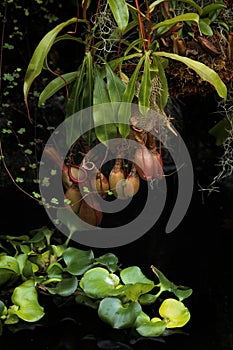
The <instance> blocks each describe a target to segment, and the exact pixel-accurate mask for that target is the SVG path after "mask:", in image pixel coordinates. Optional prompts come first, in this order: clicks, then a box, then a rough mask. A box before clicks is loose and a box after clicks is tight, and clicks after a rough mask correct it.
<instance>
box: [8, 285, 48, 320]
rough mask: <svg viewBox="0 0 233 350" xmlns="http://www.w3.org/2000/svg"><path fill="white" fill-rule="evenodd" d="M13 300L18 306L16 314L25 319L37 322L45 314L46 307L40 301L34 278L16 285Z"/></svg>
mask: <svg viewBox="0 0 233 350" xmlns="http://www.w3.org/2000/svg"><path fill="white" fill-rule="evenodd" d="M11 300H12V302H13V303H14V305H15V306H17V308H16V310H15V314H16V315H17V316H18V317H19V318H21V319H22V320H24V321H27V322H36V321H38V320H40V319H41V318H42V317H43V316H44V308H43V307H42V306H41V305H40V304H39V302H38V295H37V291H36V288H35V285H34V282H33V280H27V281H25V282H23V283H22V284H21V285H19V286H18V287H16V288H15V289H14V292H13V294H12V297H11Z"/></svg>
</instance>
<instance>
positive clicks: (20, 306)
mask: <svg viewBox="0 0 233 350" xmlns="http://www.w3.org/2000/svg"><path fill="white" fill-rule="evenodd" d="M69 240H70V238H68V239H67V240H66V241H65V242H64V240H62V239H61V238H60V237H59V235H57V234H55V231H54V230H51V229H49V228H48V227H41V228H39V229H35V230H32V231H30V232H29V234H27V235H22V236H18V237H14V236H10V235H9V236H0V333H1V334H2V333H3V331H4V327H9V329H14V327H16V328H17V325H18V324H22V323H33V322H34V323H35V322H38V321H39V320H40V319H42V318H43V317H44V315H45V314H46V307H45V306H44V305H43V303H42V301H41V295H42V294H43V295H44V294H45V295H48V296H50V297H51V299H53V301H56V304H57V305H59V304H64V301H66V300H69V302H71V301H72V302H73V303H77V304H85V305H87V306H88V307H91V308H93V309H95V310H96V312H97V313H98V316H99V317H100V319H101V320H102V321H103V322H105V323H107V324H109V325H110V326H111V327H113V328H115V329H131V330H136V332H137V334H140V335H141V336H144V337H157V336H160V335H162V336H163V335H166V334H170V333H171V331H172V330H173V329H176V328H181V327H183V326H185V325H186V324H187V323H188V321H189V320H190V313H189V310H188V308H187V307H186V306H185V305H184V303H183V300H184V299H185V298H187V297H189V296H190V295H191V294H192V289H190V288H188V287H184V286H178V285H175V284H174V283H172V282H170V281H169V280H168V279H167V278H166V277H165V276H164V274H163V273H162V272H161V271H160V270H158V269H157V268H156V267H155V266H151V269H152V271H153V272H154V277H155V280H154V279H149V278H147V277H146V276H145V275H144V273H143V272H142V271H141V269H140V268H139V267H138V266H129V267H126V268H124V267H122V266H121V264H120V263H119V261H118V258H117V256H116V255H115V254H113V253H106V254H104V255H101V256H99V257H95V256H94V253H93V251H92V250H80V249H77V248H75V247H72V246H69ZM163 296H164V297H163ZM42 300H43V299H42ZM147 305H150V306H151V307H152V306H153V310H154V311H153V313H152V312H149V314H148V312H147V313H146V312H145V309H144V308H145V307H146V306H147ZM156 308H157V309H156Z"/></svg>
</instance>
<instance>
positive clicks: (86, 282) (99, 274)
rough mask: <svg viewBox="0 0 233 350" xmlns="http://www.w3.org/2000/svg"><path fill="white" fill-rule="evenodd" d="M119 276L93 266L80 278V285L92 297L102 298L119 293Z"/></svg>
mask: <svg viewBox="0 0 233 350" xmlns="http://www.w3.org/2000/svg"><path fill="white" fill-rule="evenodd" d="M119 282H120V280H119V277H118V276H117V275H115V274H112V273H109V272H108V270H106V269H104V268H102V267H94V268H93V269H91V270H89V271H87V272H86V273H85V274H84V276H83V277H82V278H81V280H80V287H81V288H82V289H83V291H84V292H85V293H86V294H87V295H88V296H90V297H92V298H104V297H106V296H111V295H117V294H121V290H120V289H116V287H117V286H118V285H119Z"/></svg>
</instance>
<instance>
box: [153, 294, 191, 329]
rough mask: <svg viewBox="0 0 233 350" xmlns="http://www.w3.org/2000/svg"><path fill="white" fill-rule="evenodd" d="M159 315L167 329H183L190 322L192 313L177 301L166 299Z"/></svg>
mask: <svg viewBox="0 0 233 350" xmlns="http://www.w3.org/2000/svg"><path fill="white" fill-rule="evenodd" d="M159 314H160V316H161V317H163V318H164V320H165V322H166V327H167V328H177V327H183V326H184V325H185V324H186V323H187V322H188V321H189V320H190V312H189V310H188V309H187V307H185V305H184V304H183V303H182V302H181V301H178V300H176V299H172V298H169V299H165V300H164V301H163V302H162V304H161V306H160V308H159Z"/></svg>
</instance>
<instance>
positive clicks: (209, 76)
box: [154, 51, 227, 100]
mask: <svg viewBox="0 0 233 350" xmlns="http://www.w3.org/2000/svg"><path fill="white" fill-rule="evenodd" d="M154 54H155V55H156V56H161V57H167V58H171V59H173V60H177V61H180V62H182V63H184V64H186V65H187V66H188V67H189V68H191V69H193V70H194V71H195V72H196V73H197V74H198V75H199V76H200V77H201V79H202V80H205V81H207V82H209V83H210V84H212V85H213V86H214V88H215V89H216V91H217V93H218V95H219V96H220V97H222V98H224V99H225V100H226V98H227V87H226V85H225V84H224V82H223V81H222V80H221V78H220V77H219V75H218V74H217V73H216V72H215V71H214V70H213V69H211V68H210V67H208V66H207V65H205V64H204V63H201V62H198V61H195V60H192V59H191V58H188V57H184V56H180V55H177V54H174V53H169V52H162V51H161V52H155V53H154Z"/></svg>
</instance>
